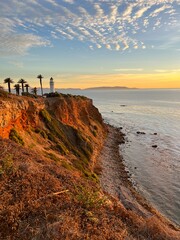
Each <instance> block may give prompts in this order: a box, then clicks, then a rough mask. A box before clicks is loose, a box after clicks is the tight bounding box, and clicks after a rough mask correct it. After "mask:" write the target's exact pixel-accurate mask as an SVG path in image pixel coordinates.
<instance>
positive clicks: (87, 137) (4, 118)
mask: <svg viewBox="0 0 180 240" xmlns="http://www.w3.org/2000/svg"><path fill="white" fill-rule="evenodd" d="M104 135H105V125H104V124H103V122H102V117H101V115H100V113H99V112H98V110H97V108H95V107H94V106H93V104H92V100H90V99H88V98H85V97H81V96H72V95H69V96H67V95H60V96H59V97H55V98H46V99H43V98H38V99H32V98H29V97H18V96H13V95H9V96H8V97H6V98H4V97H3V98H2V97H1V98H0V136H1V137H2V138H6V139H8V138H10V139H12V140H14V141H15V142H17V143H21V144H22V145H24V146H25V147H30V148H31V149H33V150H38V151H39V152H42V151H44V150H45V151H46V154H48V153H49V154H52V153H53V154H55V155H57V154H60V155H69V156H71V158H72V157H73V156H74V157H77V156H78V157H80V158H81V159H83V158H85V159H87V161H89V160H90V159H91V160H93V159H94V157H95V156H96V154H97V153H98V150H99V149H100V147H101V146H102V143H103V138H104Z"/></svg>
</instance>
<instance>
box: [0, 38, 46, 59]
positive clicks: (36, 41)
mask: <svg viewBox="0 0 180 240" xmlns="http://www.w3.org/2000/svg"><path fill="white" fill-rule="evenodd" d="M0 43H1V45H0V55H2V56H4V55H25V54H26V53H27V51H28V50H29V49H30V48H32V47H37V46H38V47H40V46H41V47H42V46H43V47H45V46H48V45H50V43H49V42H48V41H47V40H44V39H43V38H41V37H39V36H36V35H33V34H24V35H22V34H11V35H9V34H6V35H1V36H0Z"/></svg>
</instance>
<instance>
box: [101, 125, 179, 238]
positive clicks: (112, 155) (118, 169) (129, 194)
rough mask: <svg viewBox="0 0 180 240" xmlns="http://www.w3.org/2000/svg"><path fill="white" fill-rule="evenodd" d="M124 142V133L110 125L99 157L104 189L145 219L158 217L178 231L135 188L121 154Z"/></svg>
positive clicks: (129, 209)
mask: <svg viewBox="0 0 180 240" xmlns="http://www.w3.org/2000/svg"><path fill="white" fill-rule="evenodd" d="M123 143H124V134H123V133H121V132H120V130H119V129H117V128H114V127H112V126H110V125H108V137H107V139H106V141H105V144H104V147H103V150H102V153H101V155H100V157H99V161H100V162H101V166H102V173H101V178H100V184H101V187H102V189H103V190H104V191H105V192H106V193H108V194H110V195H111V196H113V197H114V198H115V199H118V200H119V202H120V204H122V206H123V207H124V208H125V209H126V210H128V211H131V212H134V213H135V214H137V215H138V216H139V217H140V218H142V219H144V220H145V221H151V219H158V220H160V221H162V224H163V225H164V228H167V229H168V228H169V229H170V228H172V229H174V230H177V231H178V227H177V226H174V225H173V224H172V223H171V222H170V221H169V220H167V219H166V218H165V217H163V216H162V215H161V214H160V213H159V212H158V211H157V210H156V209H154V208H153V207H152V206H151V205H150V204H149V202H148V201H147V200H146V199H145V198H144V197H143V196H141V195H140V194H139V193H138V192H137V191H136V190H135V189H134V187H133V184H132V182H131V181H130V178H129V174H128V172H127V171H126V168H125V164H124V162H123V158H122V156H121V155H120V150H119V145H120V144H123ZM178 237H180V232H177V237H176V236H174V238H173V236H172V238H171V239H178Z"/></svg>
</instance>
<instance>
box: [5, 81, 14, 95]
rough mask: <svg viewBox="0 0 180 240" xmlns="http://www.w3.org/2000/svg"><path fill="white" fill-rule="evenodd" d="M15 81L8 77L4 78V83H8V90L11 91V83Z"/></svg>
mask: <svg viewBox="0 0 180 240" xmlns="http://www.w3.org/2000/svg"><path fill="white" fill-rule="evenodd" d="M13 82H14V81H13V80H12V79H11V78H6V79H4V83H7V84H8V91H9V93H10V92H11V83H13Z"/></svg>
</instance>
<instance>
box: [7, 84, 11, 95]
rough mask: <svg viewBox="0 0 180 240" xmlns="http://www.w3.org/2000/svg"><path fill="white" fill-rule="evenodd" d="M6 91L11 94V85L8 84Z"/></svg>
mask: <svg viewBox="0 0 180 240" xmlns="http://www.w3.org/2000/svg"><path fill="white" fill-rule="evenodd" d="M8 90H9V93H10V92H11V83H10V82H8Z"/></svg>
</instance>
